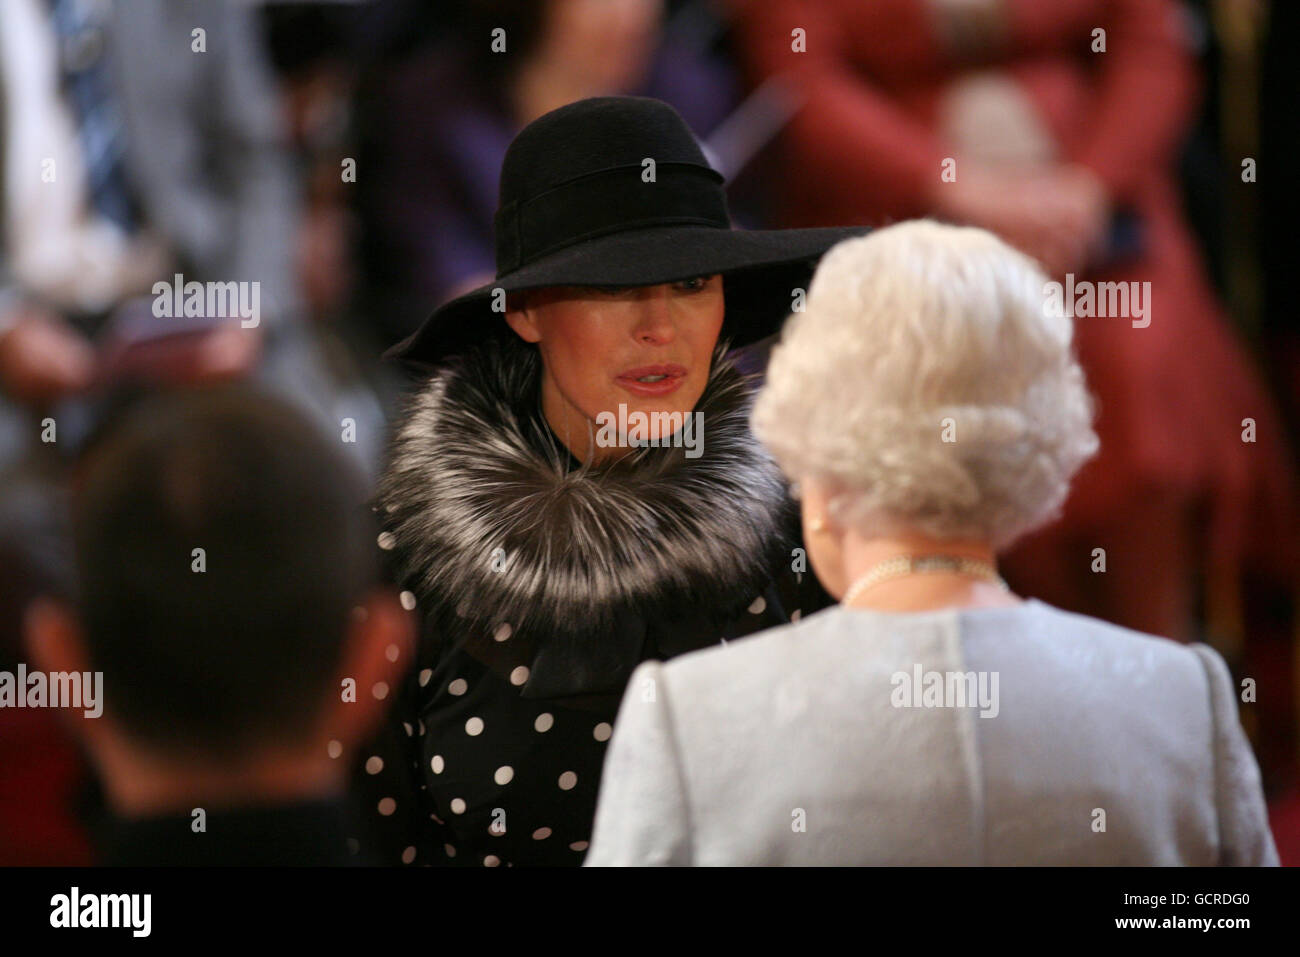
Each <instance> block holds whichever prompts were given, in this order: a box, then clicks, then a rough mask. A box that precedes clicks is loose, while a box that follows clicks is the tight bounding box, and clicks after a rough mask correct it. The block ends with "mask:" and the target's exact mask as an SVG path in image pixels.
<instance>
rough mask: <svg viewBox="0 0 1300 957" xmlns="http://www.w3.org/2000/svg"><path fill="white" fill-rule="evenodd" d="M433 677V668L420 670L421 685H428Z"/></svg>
mask: <svg viewBox="0 0 1300 957" xmlns="http://www.w3.org/2000/svg"><path fill="white" fill-rule="evenodd" d="M432 677H433V669H432V668H425V669H424V670H423V671H421V672H420V687H421V688H423V687H424V686H425V685H427V684H428V683H429V679H430V678H432Z"/></svg>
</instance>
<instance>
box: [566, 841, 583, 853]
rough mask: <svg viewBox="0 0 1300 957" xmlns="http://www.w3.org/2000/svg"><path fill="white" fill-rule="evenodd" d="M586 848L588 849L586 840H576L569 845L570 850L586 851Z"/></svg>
mask: <svg viewBox="0 0 1300 957" xmlns="http://www.w3.org/2000/svg"><path fill="white" fill-rule="evenodd" d="M586 849H587V842H586V841H574V842H573V843H572V844H570V845H569V850H571V851H585V850H586Z"/></svg>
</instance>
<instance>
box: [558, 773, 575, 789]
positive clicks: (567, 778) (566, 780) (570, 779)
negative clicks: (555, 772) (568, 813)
mask: <svg viewBox="0 0 1300 957" xmlns="http://www.w3.org/2000/svg"><path fill="white" fill-rule="evenodd" d="M577 786H578V776H577V775H576V774H574V773H573V772H572V771H565V772H564V773H563V774H561V775H560V790H561V791H572V790H573V789H574V788H575V787H577Z"/></svg>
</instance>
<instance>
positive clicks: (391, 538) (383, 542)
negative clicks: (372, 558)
mask: <svg viewBox="0 0 1300 957" xmlns="http://www.w3.org/2000/svg"><path fill="white" fill-rule="evenodd" d="M375 541H376V542H377V543H378V545H379V547H380V548H382V549H383V550H384V551H386V552H391V551H392V550H393V546H394V545H396V544H397V537H396V536H395V535H393V533H392V532H380V533H379V537H378V538H377V539H375Z"/></svg>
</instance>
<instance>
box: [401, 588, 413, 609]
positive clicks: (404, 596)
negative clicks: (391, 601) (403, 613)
mask: <svg viewBox="0 0 1300 957" xmlns="http://www.w3.org/2000/svg"><path fill="white" fill-rule="evenodd" d="M397 600H398V601H400V602H401V603H402V607H403V608H405V609H406V610H407V611H413V610H414V609H415V592H411V591H404V592H402V593H401V594H400V595H398V596H397Z"/></svg>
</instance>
